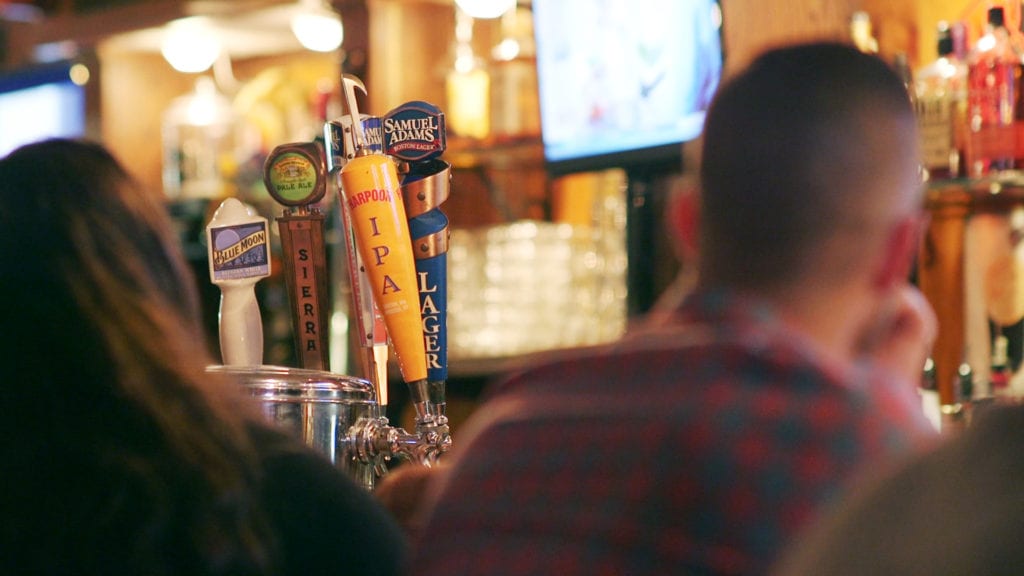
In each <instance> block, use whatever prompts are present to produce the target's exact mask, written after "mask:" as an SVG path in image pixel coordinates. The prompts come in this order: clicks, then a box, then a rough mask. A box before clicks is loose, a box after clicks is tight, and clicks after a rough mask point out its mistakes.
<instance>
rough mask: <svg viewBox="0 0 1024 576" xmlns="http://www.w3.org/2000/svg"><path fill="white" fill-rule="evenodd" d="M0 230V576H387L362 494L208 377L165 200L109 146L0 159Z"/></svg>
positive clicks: (26, 150)
mask: <svg viewBox="0 0 1024 576" xmlns="http://www.w3.org/2000/svg"><path fill="white" fill-rule="evenodd" d="M0 230H3V232H2V233H0V359H2V360H0V365H3V366H4V367H5V368H4V370H5V371H6V375H5V378H4V383H3V385H2V386H0V408H2V410H3V418H2V419H0V430H2V432H0V462H2V463H3V468H2V469H3V472H2V476H3V489H2V490H0V573H4V574H154V575H159V574H183V575H184V574H188V575H221V574H224V575H227V574H232V575H236V574H247V575H260V574H268V575H269V574H296V575H298V574H328V573H330V574H339V575H340V574H358V575H360V576H365V575H368V574H377V575H381V576H384V575H389V574H398V573H399V570H400V567H401V566H402V564H403V562H404V560H405V553H406V546H407V544H406V541H405V539H404V537H403V535H402V533H401V530H400V528H399V527H398V526H397V524H396V523H395V522H394V521H393V519H391V518H390V516H388V515H387V514H386V512H385V511H384V510H383V508H381V507H380V506H379V505H378V504H377V503H376V502H375V501H374V500H373V498H372V496H371V495H370V494H369V493H367V492H366V491H364V490H362V489H361V488H359V487H358V486H357V485H356V484H355V483H354V482H352V481H351V480H350V479H348V478H347V477H345V476H344V475H342V474H341V473H340V472H339V471H337V470H336V469H334V468H333V467H332V466H331V464H330V463H329V462H328V461H327V460H326V459H325V458H322V457H321V456H319V455H318V454H316V453H314V452H312V451H311V450H310V449H308V448H306V447H305V446H304V445H302V444H301V443H300V442H298V441H297V440H293V439H291V438H290V437H286V436H284V435H283V433H282V432H278V431H276V430H274V429H271V428H269V427H268V426H266V425H264V424H263V423H262V422H261V419H260V416H259V414H258V412H257V410H255V408H254V407H253V404H251V402H252V401H251V400H250V399H248V398H246V397H244V396H243V395H242V392H241V388H240V386H238V385H236V384H235V383H233V382H229V381H224V380H221V379H220V378H218V377H217V376H215V375H211V374H208V373H207V372H206V367H207V366H208V365H209V364H212V363H213V362H212V360H211V358H210V357H209V356H208V349H207V347H206V344H205V343H204V333H203V330H202V328H201V326H200V320H199V304H198V300H197V296H196V286H195V285H194V283H193V282H194V280H193V278H192V277H191V276H190V272H189V271H188V268H187V265H186V264H185V262H184V259H183V256H182V255H181V253H180V249H179V247H178V246H177V244H176V242H177V240H176V237H175V235H174V232H173V230H172V226H171V222H170V219H169V216H168V214H167V213H166V211H165V207H164V205H163V204H162V199H161V198H160V197H159V196H158V194H157V193H154V192H151V191H149V190H147V189H145V188H143V187H141V186H139V185H138V184H137V183H136V182H135V181H134V180H133V179H132V178H131V176H130V175H129V174H128V172H127V171H126V170H125V169H124V168H123V167H122V166H121V165H120V164H119V163H118V162H117V160H116V159H115V158H114V157H113V156H112V155H111V154H110V153H109V152H108V151H107V150H106V149H105V148H104V147H102V146H101V145H100V144H96V143H90V142H85V141H72V140H62V139H60V140H48V141H44V142H40V143H35V144H29V145H26V146H23V147H21V148H19V149H17V150H15V151H13V152H11V153H10V154H9V155H8V156H7V157H5V158H3V159H0Z"/></svg>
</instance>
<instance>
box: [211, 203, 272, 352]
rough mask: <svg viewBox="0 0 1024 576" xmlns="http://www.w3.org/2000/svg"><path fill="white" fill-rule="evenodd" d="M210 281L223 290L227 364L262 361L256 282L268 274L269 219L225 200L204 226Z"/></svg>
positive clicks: (222, 335)
mask: <svg viewBox="0 0 1024 576" xmlns="http://www.w3.org/2000/svg"><path fill="white" fill-rule="evenodd" d="M206 238H207V248H208V250H209V267H210V281H211V282H212V283H213V284H216V285H217V286H218V287H219V288H220V290H221V299H220V313H219V324H220V349H221V357H222V362H223V363H224V364H225V365H229V366H258V365H260V364H262V363H263V322H262V317H261V316H260V307H259V303H258V302H257V300H256V283H257V282H258V281H259V280H260V279H261V278H266V277H267V276H269V275H270V242H269V235H268V234H267V219H266V218H263V217H261V216H257V215H256V211H255V210H253V208H252V207H251V206H248V205H246V204H243V203H242V202H241V201H239V200H237V199H235V198H228V199H226V200H224V201H223V202H221V205H220V207H219V208H217V211H216V212H214V214H213V218H211V220H210V222H209V224H207V226H206Z"/></svg>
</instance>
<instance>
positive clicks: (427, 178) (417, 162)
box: [382, 101, 451, 435]
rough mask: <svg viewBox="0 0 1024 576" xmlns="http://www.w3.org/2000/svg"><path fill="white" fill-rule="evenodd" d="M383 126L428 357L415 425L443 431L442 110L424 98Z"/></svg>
mask: <svg viewBox="0 0 1024 576" xmlns="http://www.w3.org/2000/svg"><path fill="white" fill-rule="evenodd" d="M382 127H383V135H384V150H385V152H386V153H387V154H389V155H391V156H393V157H395V158H397V159H399V160H400V161H402V162H403V165H404V167H405V170H404V173H403V179H402V200H403V202H404V203H405V210H406V215H407V216H408V217H409V231H410V235H411V237H412V240H413V254H414V257H415V260H416V274H417V280H418V282H417V288H418V290H419V297H420V313H421V320H422V323H423V331H424V346H425V349H426V358H427V382H426V383H425V385H423V386H421V389H420V390H416V391H414V392H413V394H414V398H415V397H417V394H418V397H419V398H422V399H423V400H424V402H423V411H422V412H418V414H417V416H418V424H419V425H420V427H421V428H423V429H424V430H429V429H434V431H436V432H437V433H438V434H442V435H447V434H448V429H447V417H446V415H445V405H446V400H445V395H446V393H445V382H446V380H447V378H448V338H447V315H448V314H447V312H448V294H447V279H448V273H447V272H448V270H447V252H448V238H449V229H448V218H447V217H446V216H445V214H444V213H443V212H442V211H441V210H440V206H441V204H442V203H443V202H444V201H445V200H447V199H448V195H449V192H450V188H451V185H450V184H451V166H450V165H449V164H448V163H447V162H445V161H443V160H440V159H439V158H438V157H439V156H440V155H441V154H442V153H443V152H444V150H445V147H446V129H445V120H444V113H443V112H441V110H440V109H439V108H437V107H436V106H434V105H432V104H429V103H427V102H422V101H413V102H407V103H405V104H402V105H400V106H398V107H397V108H395V109H394V110H392V111H390V112H388V113H387V114H386V115H384V118H383V125H382Z"/></svg>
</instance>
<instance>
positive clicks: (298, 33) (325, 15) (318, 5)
mask: <svg viewBox="0 0 1024 576" xmlns="http://www.w3.org/2000/svg"><path fill="white" fill-rule="evenodd" d="M292 32H293V33H294V34H295V37H296V38H297V39H298V40H299V43H300V44H302V45H303V46H305V47H306V48H307V49H309V50H313V51H315V52H333V51H335V50H337V49H338V47H339V46H341V41H342V40H343V39H344V38H345V29H344V28H343V27H342V25H341V16H339V15H338V13H337V12H335V11H333V10H331V9H329V8H327V7H326V6H324V5H323V3H322V2H320V1H319V0H300V2H299V6H298V8H297V9H296V12H295V15H294V16H292Z"/></svg>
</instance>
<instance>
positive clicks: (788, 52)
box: [701, 42, 916, 289]
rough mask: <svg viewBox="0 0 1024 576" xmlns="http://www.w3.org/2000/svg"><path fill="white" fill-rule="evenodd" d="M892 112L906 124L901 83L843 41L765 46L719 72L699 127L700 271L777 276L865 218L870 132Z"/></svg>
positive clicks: (773, 283)
mask: <svg viewBox="0 0 1024 576" xmlns="http://www.w3.org/2000/svg"><path fill="white" fill-rule="evenodd" d="M866 119H868V120H870V121H869V122H865V120H866ZM876 119H877V124H876ZM888 119H896V120H897V121H899V122H903V121H906V120H907V119H909V121H910V124H909V126H910V128H909V131H910V132H912V131H913V124H912V123H913V109H912V107H911V103H910V99H909V97H908V93H907V89H906V86H905V85H904V84H903V82H902V80H901V79H900V77H899V76H898V75H897V74H896V72H895V71H894V70H893V69H892V68H891V67H890V66H889V65H888V64H887V63H885V62H884V61H882V60H881V59H879V58H877V57H875V56H871V55H867V54H863V53H861V52H859V51H857V50H856V49H855V48H854V47H852V46H849V45H846V44H841V43H832V42H818V43H809V44H801V45H795V46H788V47H783V48H778V49H775V50H771V51H768V52H766V53H764V54H763V55H761V56H760V57H759V58H757V59H756V60H755V61H754V62H753V63H752V64H751V65H750V66H749V67H748V68H747V69H746V70H744V71H743V72H741V73H740V74H738V75H737V76H735V77H734V78H732V79H731V80H729V81H727V82H726V83H724V84H723V86H722V87H721V88H720V90H719V92H718V94H717V95H716V98H715V100H714V102H713V103H712V106H711V108H710V110H709V111H708V115H707V119H706V123H705V128H704V148H703V152H702V164H701V187H702V196H701V206H702V207H701V250H702V252H701V274H702V275H703V276H705V281H706V282H711V283H714V284H719V285H721V284H725V285H728V286H732V287H737V286H740V287H745V288H754V289H760V288H778V287H784V286H786V285H787V282H791V281H792V280H793V279H794V278H799V277H801V276H802V275H803V274H805V273H806V272H807V271H806V270H805V269H804V268H805V264H806V263H807V262H808V258H809V256H810V255H811V254H813V253H814V251H815V250H818V249H820V247H821V245H822V241H823V240H824V239H826V238H828V236H829V234H832V233H833V231H834V230H839V229H842V228H843V227H847V229H848V228H849V227H850V226H857V225H860V224H863V222H860V221H858V219H860V220H862V219H863V209H864V208H863V205H864V203H865V202H870V201H871V195H870V194H869V193H868V192H869V190H868V189H870V188H871V186H872V184H873V183H874V181H873V180H872V178H876V177H877V174H878V173H879V172H882V171H883V170H884V169H885V166H882V167H879V166H878V165H877V164H878V162H877V158H878V156H879V155H881V156H882V157H883V158H884V157H885V154H884V153H882V154H879V153H878V151H877V150H866V148H870V146H868V145H867V142H868V136H869V135H870V134H871V133H872V131H873V130H878V129H881V128H878V127H877V125H880V124H884V123H885V121H886V120H888ZM890 128H891V127H890ZM898 130H902V128H898ZM909 137H910V138H913V134H910V135H909ZM876 141H877V138H876ZM905 141H906V140H904V139H902V138H901V139H900V140H899V142H905ZM899 142H893V143H892V144H893V145H894V146H895V145H899ZM913 153H915V154H916V148H914V150H913ZM895 157H896V158H899V159H901V160H894V162H899V161H903V160H902V159H903V158H905V157H906V156H905V155H900V154H896V155H895ZM886 161H887V160H886ZM883 163H884V162H883ZM875 187H877V185H876V186H875Z"/></svg>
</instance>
